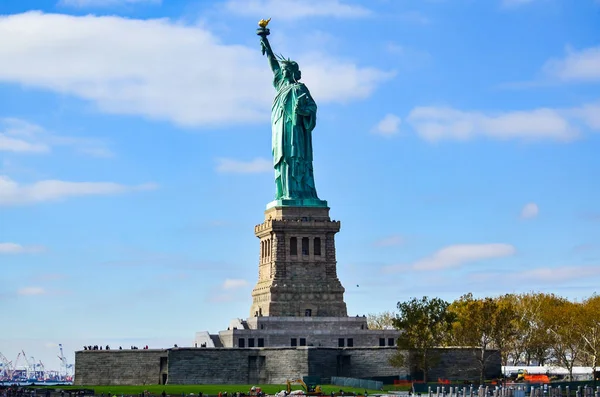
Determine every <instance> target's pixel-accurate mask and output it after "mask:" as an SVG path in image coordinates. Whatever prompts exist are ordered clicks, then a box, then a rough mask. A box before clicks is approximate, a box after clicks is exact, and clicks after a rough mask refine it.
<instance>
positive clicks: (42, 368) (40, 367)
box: [36, 360, 48, 380]
mask: <svg viewBox="0 0 600 397" xmlns="http://www.w3.org/2000/svg"><path fill="white" fill-rule="evenodd" d="M36 366H37V367H38V368H39V369H41V374H40V375H41V378H42V379H44V380H45V379H47V378H48V376H47V374H46V366H45V365H44V363H43V362H42V360H39V362H38V363H37V364H36ZM38 379H39V378H38Z"/></svg>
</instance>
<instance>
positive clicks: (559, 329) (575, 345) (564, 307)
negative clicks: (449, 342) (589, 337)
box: [544, 299, 583, 380]
mask: <svg viewBox="0 0 600 397" xmlns="http://www.w3.org/2000/svg"><path fill="white" fill-rule="evenodd" d="M581 314H582V306H581V305H580V304H578V303H573V302H570V301H568V300H566V299H562V300H561V301H560V302H559V303H558V304H556V305H554V306H550V307H545V308H544V316H545V317H546V322H547V324H548V325H549V326H548V330H547V332H548V335H549V336H550V341H551V346H552V356H553V358H554V359H555V360H556V362H557V363H558V364H560V365H563V366H564V367H565V368H566V369H567V370H568V371H569V380H573V366H574V365H575V363H576V362H577V360H578V359H579V356H580V355H581V352H582V350H583V349H582V347H583V343H582V340H581V330H580V324H579V323H580V321H581V319H582V315H581Z"/></svg>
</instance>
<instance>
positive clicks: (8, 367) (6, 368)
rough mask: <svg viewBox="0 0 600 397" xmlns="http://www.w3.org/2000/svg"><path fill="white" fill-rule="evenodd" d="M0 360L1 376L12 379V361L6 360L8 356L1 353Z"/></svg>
mask: <svg viewBox="0 0 600 397" xmlns="http://www.w3.org/2000/svg"><path fill="white" fill-rule="evenodd" d="M0 361H2V367H3V372H4V376H3V378H6V379H8V380H10V379H12V375H13V370H14V368H13V365H12V361H8V358H6V357H5V356H4V354H2V353H0Z"/></svg>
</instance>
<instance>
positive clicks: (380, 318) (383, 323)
mask: <svg viewBox="0 0 600 397" xmlns="http://www.w3.org/2000/svg"><path fill="white" fill-rule="evenodd" d="M394 318H396V313H394V312H391V311H386V312H381V313H379V314H375V313H369V314H368V315H367V327H368V328H369V329H393V328H394V322H393V320H394Z"/></svg>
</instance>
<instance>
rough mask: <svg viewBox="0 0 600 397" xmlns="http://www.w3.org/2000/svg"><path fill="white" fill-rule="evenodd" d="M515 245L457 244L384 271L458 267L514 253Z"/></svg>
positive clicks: (389, 267) (388, 267)
mask: <svg viewBox="0 0 600 397" xmlns="http://www.w3.org/2000/svg"><path fill="white" fill-rule="evenodd" d="M515 252H516V249H515V247H513V246H512V245H510V244H457V245H450V246H447V247H444V248H442V249H441V250H439V251H437V252H436V253H434V254H433V255H431V256H429V257H427V258H423V259H421V260H418V261H416V262H414V263H412V264H409V265H408V266H407V265H394V266H387V267H385V268H384V271H386V272H388V273H391V272H396V271H401V270H407V269H412V270H443V269H451V268H458V267H461V266H462V265H464V264H467V263H471V262H477V261H481V260H485V259H493V258H502V257H506V256H511V255H514V254H515Z"/></svg>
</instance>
